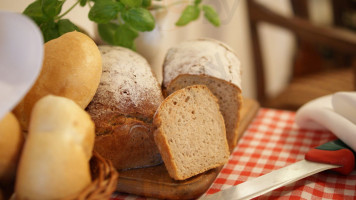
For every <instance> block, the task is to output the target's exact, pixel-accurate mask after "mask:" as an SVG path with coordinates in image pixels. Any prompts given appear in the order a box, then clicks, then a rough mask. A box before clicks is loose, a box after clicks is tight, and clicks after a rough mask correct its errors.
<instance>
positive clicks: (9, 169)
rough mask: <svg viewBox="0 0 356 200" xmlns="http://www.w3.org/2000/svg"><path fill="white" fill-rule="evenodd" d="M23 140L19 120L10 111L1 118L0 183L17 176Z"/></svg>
mask: <svg viewBox="0 0 356 200" xmlns="http://www.w3.org/2000/svg"><path fill="white" fill-rule="evenodd" d="M23 142H24V137H23V134H22V132H21V129H20V124H19V122H18V121H17V119H16V117H15V115H14V114H12V113H8V114H7V115H5V117H4V118H3V119H1V120H0V183H2V184H7V183H8V182H9V181H12V180H13V179H14V178H15V173H16V167H17V163H18V160H19V157H20V153H21V149H22V146H23Z"/></svg>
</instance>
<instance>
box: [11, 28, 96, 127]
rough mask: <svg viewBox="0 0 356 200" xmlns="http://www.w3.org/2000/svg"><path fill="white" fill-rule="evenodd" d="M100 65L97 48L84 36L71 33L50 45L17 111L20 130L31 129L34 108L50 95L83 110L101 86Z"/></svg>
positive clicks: (46, 47) (46, 48) (47, 45)
mask: <svg viewBox="0 0 356 200" xmlns="http://www.w3.org/2000/svg"><path fill="white" fill-rule="evenodd" d="M101 65H102V63H101V55H100V52H99V49H98V47H97V45H96V44H95V43H94V41H93V40H92V39H91V38H89V37H88V36H87V35H85V34H83V33H80V32H75V31H74V32H69V33H66V34H64V35H62V36H61V37H59V38H57V39H54V40H51V41H49V42H47V43H46V44H45V45H44V60H43V66H42V70H41V73H40V75H39V77H38V78H37V80H36V82H35V84H34V85H33V87H32V88H31V90H30V91H29V92H28V93H27V95H26V96H25V97H24V99H23V100H22V101H21V102H20V103H19V104H18V105H17V107H16V108H15V110H14V113H15V115H16V116H17V118H18V119H19V121H20V124H21V127H22V128H23V129H24V130H27V129H28V123H29V118H30V114H31V110H32V108H33V106H34V105H35V103H36V102H37V101H38V100H39V99H41V98H42V97H44V96H46V95H48V94H53V95H56V96H62V97H67V98H69V99H72V100H74V101H75V102H76V103H77V104H78V105H79V106H80V107H81V108H83V109H84V108H85V107H86V106H87V105H88V104H89V102H90V101H91V100H92V98H93V97H94V95H95V92H96V90H97V88H98V86H99V82H100V77H101V73H102V68H101Z"/></svg>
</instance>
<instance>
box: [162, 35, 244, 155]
mask: <svg viewBox="0 0 356 200" xmlns="http://www.w3.org/2000/svg"><path fill="white" fill-rule="evenodd" d="M240 68H241V66H240V61H239V59H238V58H237V56H236V54H235V53H234V51H233V50H232V49H231V48H229V47H228V46H227V45H226V44H223V43H221V42H219V41H216V40H212V39H197V40H191V41H186V42H183V43H181V44H179V45H177V46H175V47H172V48H171V49H169V51H168V52H167V55H166V58H165V62H164V65H163V90H164V93H165V95H169V94H171V93H173V92H174V91H176V90H179V89H182V88H184V87H187V86H189V85H197V84H201V85H206V86H207V87H208V88H209V89H210V91H211V92H212V93H213V94H214V95H215V96H216V97H217V98H218V101H219V105H220V111H221V113H222V115H223V117H224V119H225V126H226V135H227V140H228V143H229V147H230V150H231V151H232V150H233V148H234V147H235V145H236V143H237V141H238V138H239V136H240V135H239V134H238V126H239V122H240V112H241V107H242V92H241V69H240Z"/></svg>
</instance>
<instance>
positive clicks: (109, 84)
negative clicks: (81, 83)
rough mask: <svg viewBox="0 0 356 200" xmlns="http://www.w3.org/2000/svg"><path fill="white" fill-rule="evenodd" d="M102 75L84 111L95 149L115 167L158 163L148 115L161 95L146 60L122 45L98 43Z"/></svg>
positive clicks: (153, 111)
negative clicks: (92, 127) (93, 130)
mask: <svg viewBox="0 0 356 200" xmlns="http://www.w3.org/2000/svg"><path fill="white" fill-rule="evenodd" d="M99 50H100V52H101V54H102V59H103V74H102V77H101V81H100V85H99V87H98V90H97V93H96V94H95V96H94V98H93V100H92V102H91V103H90V104H89V106H88V108H87V111H88V112H89V114H90V115H91V117H92V119H93V121H94V122H95V126H96V134H97V136H96V139H95V147H94V148H95V150H96V151H97V152H99V153H100V154H101V155H102V156H103V157H105V158H106V159H109V160H111V161H112V162H113V164H114V166H115V167H116V168H117V169H128V168H138V167H145V166H152V165H157V164H159V163H161V158H160V155H159V152H158V149H157V147H156V145H155V143H154V139H153V135H152V131H153V126H152V117H153V115H154V113H155V111H156V109H157V108H158V106H159V105H160V103H161V102H162V101H163V95H162V92H161V89H160V85H159V84H158V82H157V80H156V78H155V77H154V75H153V73H152V71H151V68H150V66H149V64H148V63H147V61H146V60H145V59H144V58H143V57H142V56H140V55H139V54H137V53H135V52H133V51H131V50H129V49H126V48H122V47H113V46H99Z"/></svg>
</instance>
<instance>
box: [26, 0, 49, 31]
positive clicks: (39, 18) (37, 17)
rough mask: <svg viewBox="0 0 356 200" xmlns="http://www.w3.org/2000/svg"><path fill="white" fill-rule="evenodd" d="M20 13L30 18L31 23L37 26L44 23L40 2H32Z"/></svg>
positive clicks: (39, 0)
mask: <svg viewBox="0 0 356 200" xmlns="http://www.w3.org/2000/svg"><path fill="white" fill-rule="evenodd" d="M22 13H23V14H24V15H27V16H28V17H30V18H31V19H32V20H33V21H35V22H36V24H37V25H38V26H40V24H41V23H42V22H44V21H46V17H45V16H44V15H43V12H42V1H41V0H37V1H34V2H33V3H31V4H30V5H28V6H27V7H26V9H25V10H24V11H23V12H22Z"/></svg>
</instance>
